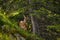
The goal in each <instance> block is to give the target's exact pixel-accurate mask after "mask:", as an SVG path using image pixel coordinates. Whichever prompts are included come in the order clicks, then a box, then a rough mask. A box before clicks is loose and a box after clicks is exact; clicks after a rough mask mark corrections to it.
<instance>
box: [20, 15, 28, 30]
mask: <svg viewBox="0 0 60 40" xmlns="http://www.w3.org/2000/svg"><path fill="white" fill-rule="evenodd" d="M19 26H20V27H21V28H22V29H24V30H27V17H26V16H25V15H24V19H23V20H21V21H19Z"/></svg>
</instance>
